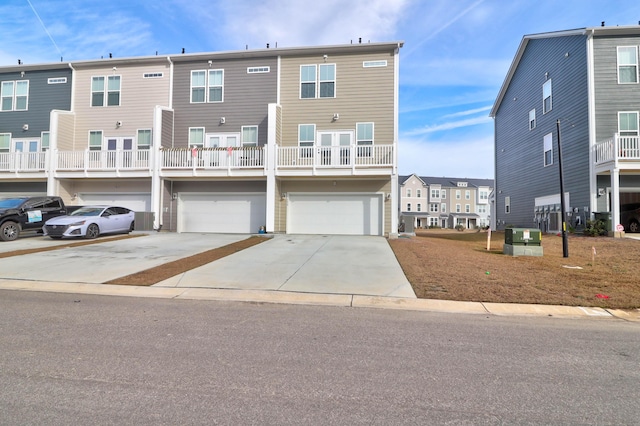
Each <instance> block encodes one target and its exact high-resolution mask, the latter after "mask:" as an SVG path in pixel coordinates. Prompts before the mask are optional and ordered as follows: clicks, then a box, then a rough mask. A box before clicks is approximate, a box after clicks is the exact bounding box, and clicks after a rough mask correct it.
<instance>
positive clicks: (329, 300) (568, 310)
mask: <svg viewBox="0 0 640 426" xmlns="http://www.w3.org/2000/svg"><path fill="white" fill-rule="evenodd" d="M0 290H21V291H38V292H48V293H75V294H93V295H100V296H123V297H152V298H153V297H155V298H162V299H184V300H210V301H228V302H249V303H276V304H295V305H316V306H339V307H353V308H377V309H401V310H411V311H423V312H445V313H459V314H484V315H487V314H490V315H496V316H537V317H540V316H544V317H554V318H593V319H619V320H624V321H629V322H640V309H635V310H622V309H603V308H588V307H580V306H558V305H533V304H516V303H488V302H458V301H453V300H436V299H413V298H401V297H383V296H362V295H351V294H322V293H295V292H286V291H268V290H236V289H215V288H214V289H207V288H189V287H182V288H179V287H141V286H124V285H110V284H88V283H58V282H48V281H22V280H7V279H0Z"/></svg>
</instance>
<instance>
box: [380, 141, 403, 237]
mask: <svg viewBox="0 0 640 426" xmlns="http://www.w3.org/2000/svg"><path fill="white" fill-rule="evenodd" d="M396 146H397V145H396ZM394 150H396V151H397V149H396V147H394ZM383 198H386V196H384V197H383ZM386 202H387V203H390V206H389V210H391V229H389V238H395V237H397V236H398V208H399V207H398V206H399V205H400V201H399V200H398V174H397V173H393V174H392V175H391V199H390V200H387V201H386ZM383 234H384V232H383Z"/></svg>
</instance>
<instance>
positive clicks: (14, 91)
mask: <svg viewBox="0 0 640 426" xmlns="http://www.w3.org/2000/svg"><path fill="white" fill-rule="evenodd" d="M4 83H12V92H11V95H10V96H7V95H5V94H4V92H1V91H2V87H3V86H4ZM18 83H27V94H26V98H27V102H26V105H25V107H24V109H18V97H19V96H20V97H22V96H25V95H18ZM29 87H30V84H29V80H6V81H2V82H0V92H1V93H0V112H11V111H29ZM5 98H10V99H11V108H10V109H1V108H2V106H1V105H2V101H3V99H5Z"/></svg>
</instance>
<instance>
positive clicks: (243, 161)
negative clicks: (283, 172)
mask: <svg viewBox="0 0 640 426" xmlns="http://www.w3.org/2000/svg"><path fill="white" fill-rule="evenodd" d="M264 153H265V150H264V147H228V148H193V149H184V148H182V149H180V148H176V149H162V150H161V151H160V167H161V168H162V169H173V170H179V169H204V170H221V169H227V170H229V169H260V168H264V165H265V161H264V159H265V154H264Z"/></svg>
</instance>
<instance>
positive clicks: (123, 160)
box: [105, 138, 133, 168]
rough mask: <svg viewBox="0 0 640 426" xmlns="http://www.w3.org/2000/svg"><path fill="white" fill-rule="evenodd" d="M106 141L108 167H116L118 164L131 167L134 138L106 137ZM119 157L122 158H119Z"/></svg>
mask: <svg viewBox="0 0 640 426" xmlns="http://www.w3.org/2000/svg"><path fill="white" fill-rule="evenodd" d="M105 143H106V148H107V151H108V152H107V158H106V163H107V167H109V168H114V167H116V165H117V164H119V165H120V166H122V167H131V164H132V161H131V160H132V159H133V157H132V155H133V151H132V150H133V138H106V140H105ZM119 153H120V154H119ZM118 157H120V158H119V159H118ZM118 160H119V161H118Z"/></svg>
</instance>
